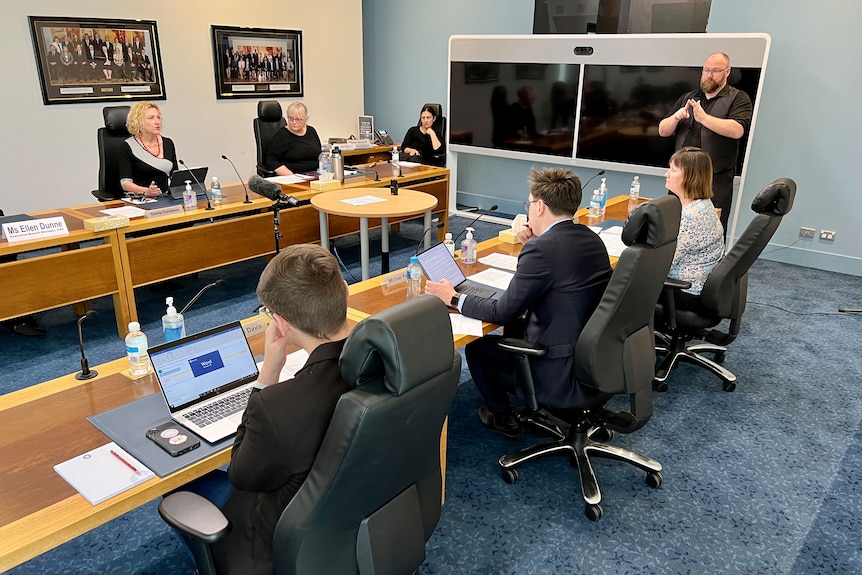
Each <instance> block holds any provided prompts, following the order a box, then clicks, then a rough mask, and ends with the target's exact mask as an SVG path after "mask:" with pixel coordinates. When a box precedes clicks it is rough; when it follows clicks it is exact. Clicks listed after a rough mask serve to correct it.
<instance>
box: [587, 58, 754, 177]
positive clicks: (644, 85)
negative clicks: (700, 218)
mask: <svg viewBox="0 0 862 575" xmlns="http://www.w3.org/2000/svg"><path fill="white" fill-rule="evenodd" d="M700 75H701V71H700V67H684V66H617V65H587V66H586V67H585V68H584V83H583V89H582V95H581V108H580V116H579V117H580V122H579V126H578V137H577V142H578V147H577V150H576V153H575V155H576V157H577V158H578V159H584V160H595V161H600V162H614V163H622V164H634V165H642V166H657V167H666V166H667V163H668V160H669V159H670V156H671V154H672V153H673V149H674V138H672V137H670V138H662V137H661V136H659V135H658V124H659V122H660V121H661V119H662V118H665V117H667V116H669V115H670V114H671V113H673V111H674V105H675V103H676V101H677V99H678V98H679V97H680V96H682V95H683V94H684V93H686V92H688V91H690V90H694V89H696V88H697V87H698V83H699V82H700ZM728 82H729V83H730V84H731V85H733V86H734V87H736V88H738V89H740V90H742V91H744V92H746V93H747V94H748V96H749V97H750V98H751V102H752V104H753V103H754V98H755V95H756V94H757V86H758V84H759V82H760V69H757V68H733V69H732V70H731V75H730V78H729V79H728ZM747 139H748V134H746V135H745V136H744V137H743V142H742V146H741V149H740V153H739V162H738V164H737V170H736V173H737V175H739V174H740V173H741V168H742V160H743V158H744V157H745V152H744V150H745V146H746V143H747Z"/></svg>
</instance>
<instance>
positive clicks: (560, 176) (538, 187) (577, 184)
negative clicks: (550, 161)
mask: <svg viewBox="0 0 862 575" xmlns="http://www.w3.org/2000/svg"><path fill="white" fill-rule="evenodd" d="M530 194H532V196H533V199H534V200H542V201H543V202H544V203H545V205H546V206H548V209H550V210H551V213H552V214H554V215H555V216H569V217H571V216H574V215H575V212H577V211H578V208H579V207H580V205H581V196H582V191H581V179H580V178H579V177H578V176H577V175H576V174H575V173H574V172H573V171H571V170H568V169H566V168H545V169H543V170H537V169H536V168H530Z"/></svg>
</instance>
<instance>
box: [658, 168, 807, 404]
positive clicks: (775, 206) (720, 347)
mask: <svg viewBox="0 0 862 575" xmlns="http://www.w3.org/2000/svg"><path fill="white" fill-rule="evenodd" d="M795 197H796V183H795V182H794V181H793V180H791V179H789V178H780V179H778V180H775V181H774V182H772V183H771V184H769V185H768V186H766V187H765V188H763V189H762V190H761V191H760V192H758V194H757V196H755V198H754V200H753V201H752V202H751V209H752V210H754V212H756V213H757V215H756V216H755V217H754V219H753V220H751V223H749V224H748V227H747V228H745V231H744V232H743V233H742V235H741V236H740V237H739V240H737V242H736V243H735V244H734V245H733V247H732V248H730V250H729V251H728V252H727V253H726V254H725V256H724V257H723V258H722V259H721V261H720V262H719V263H718V265H717V266H716V267H715V269H714V270H712V273H711V274H709V277H708V278H707V280H706V283H704V285H703V289H702V290H701V292H700V296H692V295H690V294H685V297H681V290H683V289H686V288H688V287H690V284H689V283H688V282H680V281H678V280H671V279H668V280H667V281H666V287H665V290H664V291H663V292H662V296H661V299H660V300H659V305H658V307H657V308H656V319H655V326H656V338H657V341H658V342H659V345H658V348H657V351H658V352H659V354H660V355H661V356H663V359H662V362H661V364H660V365H659V367H658V369H657V370H656V377H655V384H654V387H655V389H656V390H658V391H666V390H667V379H668V377H669V376H670V373H671V370H673V368H674V367H675V366H676V365H677V363H679V362H680V361H686V362H689V363H693V364H695V365H699V366H701V367H704V368H706V369H708V370H709V371H711V372H712V373H714V374H715V375H717V376H718V377H719V378H721V380H722V386H723V387H724V390H725V391H733V390H734V389H736V376H735V375H734V374H733V373H732V372H731V371H730V370H728V369H726V368H725V367H723V366H722V365H720V364H721V363H722V362H723V361H724V357H725V352H726V351H727V345H729V344H730V343H731V342H733V340H735V339H736V337H737V336H738V335H739V328H740V324H741V320H742V314H743V312H744V311H745V298H746V295H747V293H748V269H749V268H750V267H751V264H753V263H754V261H755V260H756V259H757V257H758V256H759V255H760V253H761V252H762V251H763V249H764V248H765V247H766V245H767V244H768V243H769V240H770V239H772V235H773V234H774V233H775V230H776V229H778V224H780V223H781V218H783V217H784V215H785V214H787V213H788V212H789V211H790V209H791V208H792V207H793V200H794V198H795ZM724 319H728V320H730V322H729V324H728V328H727V332H723V331H721V330H718V329H711V330H710V328H713V327H715V326H717V325H718V324H719V323H720V322H721V321H722V320H724ZM707 330H709V331H707ZM700 340H705V341H704V342H702V343H694V344H689V342H690V341H700ZM704 353H709V354H712V355H713V357H714V358H715V361H713V360H710V359H708V358H707V357H705V356H704V355H702V354H704Z"/></svg>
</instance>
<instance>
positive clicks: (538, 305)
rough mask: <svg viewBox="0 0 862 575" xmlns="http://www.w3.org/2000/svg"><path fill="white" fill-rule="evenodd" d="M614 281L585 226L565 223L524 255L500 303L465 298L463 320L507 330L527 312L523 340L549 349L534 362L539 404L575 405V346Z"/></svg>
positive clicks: (605, 255)
mask: <svg viewBox="0 0 862 575" xmlns="http://www.w3.org/2000/svg"><path fill="white" fill-rule="evenodd" d="M610 277H611V266H610V261H609V258H608V251H607V249H605V245H604V243H602V240H601V239H599V236H598V235H596V234H595V233H594V232H592V231H591V230H590V229H589V228H587V227H586V226H584V225H582V224H575V223H573V222H572V221H571V220H565V221H562V222H560V223H558V224H556V225H554V226H553V227H552V228H550V229H549V230H546V231H545V233H543V234H542V235H540V236H538V237H536V238H533V239H532V240H530V241H529V242H527V244H526V245H524V248H523V249H522V250H521V254H520V256H518V267H517V270H516V271H515V277H514V278H512V282H511V283H510V284H509V289H508V290H506V293H504V294H503V295H502V297H500V299H499V300H497V301H494V300H492V299H487V298H480V297H476V296H469V295H468V296H466V299H465V300H464V303H463V305H462V306H461V311H462V313H463V314H464V315H466V316H469V317H473V318H476V319H481V320H482V321H489V322H492V323H496V324H501V325H505V324H508V323H511V322H512V321H513V320H515V319H516V318H517V317H518V316H520V315H521V314H523V313H524V312H526V318H525V319H526V321H525V326H524V335H523V338H524V339H525V340H527V341H529V342H532V343H538V344H542V345H545V346H548V353H547V355H545V356H544V357H541V358H535V359H534V358H531V360H530V363H531V367H532V372H533V378H534V383H535V385H536V396H537V399H538V401H539V403H541V404H544V405H552V406H556V407H568V406H571V405H574V404H576V403H578V402H579V401H580V399H581V398H582V393H581V391H580V389H579V388H578V386H577V385H576V384H575V379H574V371H573V367H574V355H575V344H576V343H577V341H578V337H579V336H580V334H581V330H582V329H583V327H584V324H586V322H587V320H588V319H589V318H590V316H591V315H592V313H593V311H594V310H595V308H596V305H598V302H599V300H600V299H601V297H602V294H603V293H604V291H605V287H606V286H607V283H608V280H609V279H610Z"/></svg>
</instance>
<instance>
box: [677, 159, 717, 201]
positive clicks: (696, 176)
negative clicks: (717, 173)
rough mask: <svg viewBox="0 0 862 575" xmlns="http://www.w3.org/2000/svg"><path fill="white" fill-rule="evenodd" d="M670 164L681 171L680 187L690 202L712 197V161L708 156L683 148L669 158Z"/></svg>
mask: <svg viewBox="0 0 862 575" xmlns="http://www.w3.org/2000/svg"><path fill="white" fill-rule="evenodd" d="M670 163H671V164H673V165H674V166H676V167H677V168H680V169H681V170H682V174H683V175H682V186H683V191H684V192H685V196H686V197H687V198H688V199H690V200H708V199H710V198H711V197H712V160H711V159H710V158H709V154H707V153H706V152H704V151H703V150H701V149H700V148H695V147H694V146H685V147H684V148H680V149H679V150H677V151H676V152H674V154H673V155H672V156H671V157H670Z"/></svg>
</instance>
